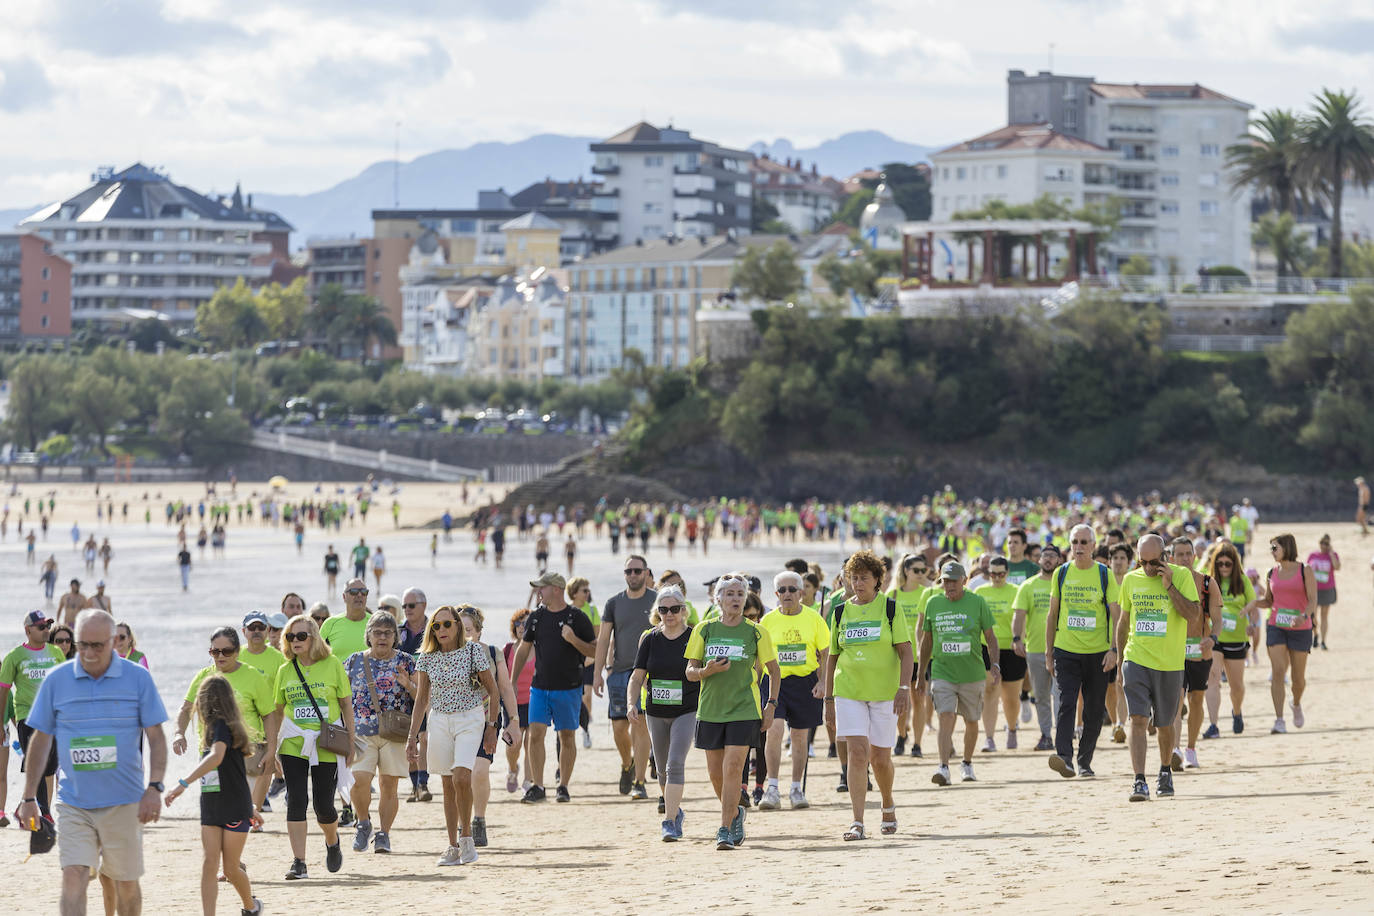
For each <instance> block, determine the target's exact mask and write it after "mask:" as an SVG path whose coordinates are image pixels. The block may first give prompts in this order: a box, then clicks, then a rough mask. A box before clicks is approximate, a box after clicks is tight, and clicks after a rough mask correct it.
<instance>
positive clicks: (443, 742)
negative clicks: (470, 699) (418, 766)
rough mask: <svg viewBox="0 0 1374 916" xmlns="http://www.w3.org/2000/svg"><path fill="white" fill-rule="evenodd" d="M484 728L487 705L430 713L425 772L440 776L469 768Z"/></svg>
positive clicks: (477, 749) (480, 741) (475, 754)
mask: <svg viewBox="0 0 1374 916" xmlns="http://www.w3.org/2000/svg"><path fill="white" fill-rule="evenodd" d="M486 727H487V707H486V704H485V703H484V704H482V705H481V706H474V707H473V708H472V709H469V710H468V711H467V712H431V713H430V714H429V753H428V755H427V756H426V766H425V769H427V770H429V771H430V772H431V773H434V774H435V775H438V776H442V775H443V774H445V773H447V772H449V771H450V770H452V769H453V768H454V767H463V768H464V769H466V770H470V769H472V766H473V762H474V761H475V760H476V759H477V752H478V751H479V750H481V749H482V732H483V731H485V730H486Z"/></svg>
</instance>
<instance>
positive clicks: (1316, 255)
mask: <svg viewBox="0 0 1374 916" xmlns="http://www.w3.org/2000/svg"><path fill="white" fill-rule="evenodd" d="M1309 265H1310V266H1309V267H1308V268H1307V270H1306V271H1305V273H1306V275H1307V276H1309V277H1334V276H1335V274H1334V273H1332V272H1331V251H1330V249H1328V248H1319V249H1318V250H1317V251H1315V252H1313V253H1312V255H1311V258H1310V262H1309ZM1341 270H1342V272H1343V273H1344V275H1345V276H1347V277H1370V278H1374V242H1352V241H1348V240H1347V241H1346V243H1345V244H1344V245H1342V246H1341Z"/></svg>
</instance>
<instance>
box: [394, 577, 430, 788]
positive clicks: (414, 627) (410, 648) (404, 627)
mask: <svg viewBox="0 0 1374 916" xmlns="http://www.w3.org/2000/svg"><path fill="white" fill-rule="evenodd" d="M428 607H429V601H428V599H427V598H425V593H424V592H423V591H421V590H420V589H418V588H416V587H415V586H413V585H412V586H411V587H410V588H408V589H406V590H405V592H404V593H403V594H402V595H401V611H402V613H403V614H404V620H402V621H401V626H400V628H399V629H398V631H397V639H396V651H398V652H406V653H408V654H410V655H418V654H419V652H420V647H421V645H422V644H423V643H424V641H425V627H427V626H429V618H428V617H426V615H425V611H426V610H427V609H428ZM428 753H429V722H428V720H427V719H426V720H425V721H422V722H421V723H420V756H419V758H418V759H417V760H416V761H414V764H415V769H413V770H411V771H410V794H409V795H407V796H406V801H407V802H427V801H429V800H430V799H431V798H433V797H434V796H433V795H432V794H431V793H430V791H429V771H428V770H426V769H423V768H421V767H420V766H418V764H419V763H420V762H421V761H424V760H426V759H428V757H427V754H428Z"/></svg>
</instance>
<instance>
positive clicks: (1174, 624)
mask: <svg viewBox="0 0 1374 916" xmlns="http://www.w3.org/2000/svg"><path fill="white" fill-rule="evenodd" d="M1169 573H1170V578H1172V579H1173V583H1174V588H1176V589H1178V591H1179V594H1181V595H1183V597H1185V598H1187V599H1188V600H1189V601H1196V600H1198V595H1197V584H1196V583H1195V582H1194V581H1193V572H1192V570H1190V569H1189V568H1188V567H1186V566H1174V565H1173V564H1172V563H1171V564H1170V565H1169ZM1121 613H1122V614H1123V615H1125V616H1127V618H1128V620H1127V624H1128V628H1127V630H1126V645H1125V647H1124V651H1123V652H1122V653H1121V656H1122V660H1123V661H1128V662H1132V663H1133V664H1137V665H1141V666H1142V667H1145V668H1150V669H1152V670H1154V671H1182V670H1183V660H1184V657H1185V653H1186V650H1187V642H1188V621H1187V620H1186V619H1185V618H1184V617H1183V615H1182V614H1180V613H1179V612H1178V611H1176V610H1175V609H1174V602H1173V600H1172V599H1170V597H1169V590H1168V587H1167V586H1166V585H1165V584H1164V583H1163V582H1161V581H1160V579H1159V577H1158V576H1147V575H1146V574H1145V571H1144V570H1143V569H1136V570H1132V571H1131V572H1128V573H1127V574H1126V578H1124V579H1122V580H1121Z"/></svg>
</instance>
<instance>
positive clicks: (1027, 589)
mask: <svg viewBox="0 0 1374 916" xmlns="http://www.w3.org/2000/svg"><path fill="white" fill-rule="evenodd" d="M1050 583H1051V579H1042V578H1040V577H1039V576H1036V577H1035V578H1034V579H1027V580H1026V581H1025V582H1022V583H1021V587H1020V588H1018V589H1017V590H1016V600H1015V601H1013V602H1012V603H1011V607H1012V610H1013V611H1025V612H1026V651H1027V652H1044V651H1045V618H1046V617H1047V616H1048V615H1049V613H1050Z"/></svg>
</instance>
